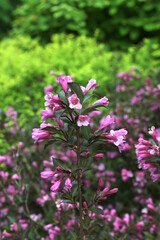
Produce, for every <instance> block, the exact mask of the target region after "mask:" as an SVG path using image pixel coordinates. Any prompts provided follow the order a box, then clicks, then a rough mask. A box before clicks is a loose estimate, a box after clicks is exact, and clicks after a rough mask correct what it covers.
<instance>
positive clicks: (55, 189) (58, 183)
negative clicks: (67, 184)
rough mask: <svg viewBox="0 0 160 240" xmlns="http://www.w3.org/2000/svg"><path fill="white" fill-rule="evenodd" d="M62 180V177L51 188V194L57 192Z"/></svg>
mask: <svg viewBox="0 0 160 240" xmlns="http://www.w3.org/2000/svg"><path fill="white" fill-rule="evenodd" d="M62 180H63V177H62V178H60V179H59V180H58V181H56V182H55V183H54V184H53V186H52V187H51V191H52V192H57V191H58V190H59V187H60V185H61V183H62Z"/></svg>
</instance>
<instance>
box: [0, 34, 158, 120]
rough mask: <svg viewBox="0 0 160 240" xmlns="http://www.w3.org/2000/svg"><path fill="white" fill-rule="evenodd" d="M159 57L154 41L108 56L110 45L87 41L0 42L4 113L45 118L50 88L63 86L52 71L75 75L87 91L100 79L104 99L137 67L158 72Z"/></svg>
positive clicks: (0, 91) (59, 37)
mask: <svg viewBox="0 0 160 240" xmlns="http://www.w3.org/2000/svg"><path fill="white" fill-rule="evenodd" d="M159 57H160V51H159V45H158V44H156V43H153V42H152V41H150V40H145V41H144V44H143V45H142V46H137V47H131V48H129V50H128V52H126V53H124V52H110V51H106V47H105V45H104V44H97V42H96V41H95V40H94V39H91V38H87V37H85V36H80V37H77V38H76V37H74V36H73V35H64V34H61V35H54V37H52V42H51V43H50V44H47V45H46V46H45V47H42V46H40V45H39V44H38V42H37V41H36V40H31V39H30V38H29V37H20V36H19V37H16V38H15V39H6V40H3V41H2V42H1V43H0V66H1V78H0V85H1V88H0V108H5V109H6V108H7V107H8V106H9V105H12V106H13V107H15V109H17V110H18V109H19V111H20V112H23V113H25V114H26V115H27V116H31V117H33V115H35V113H37V112H38V113H39V110H40V109H42V108H44V106H43V96H44V91H43V88H44V86H47V85H49V84H51V85H53V86H56V85H57V84H56V83H55V80H54V79H55V77H54V76H50V75H49V71H50V70H53V71H55V72H56V73H58V74H60V73H64V74H66V75H72V76H74V78H75V80H76V81H78V83H80V84H81V85H84V86H85V84H87V82H88V80H89V79H91V78H94V79H96V80H97V82H98V83H99V84H100V86H101V88H99V89H101V90H99V92H98V94H99V95H100V96H103V95H108V92H111V91H112V89H113V88H114V87H115V79H116V74H117V73H119V72H120V71H125V70H126V71H128V70H129V69H130V67H131V66H136V67H137V68H138V69H139V70H140V72H141V73H142V75H144V76H147V74H148V73H149V71H150V68H157V67H158V63H159V61H158V59H159ZM97 91H98V88H97ZM31 106H32V109H31Z"/></svg>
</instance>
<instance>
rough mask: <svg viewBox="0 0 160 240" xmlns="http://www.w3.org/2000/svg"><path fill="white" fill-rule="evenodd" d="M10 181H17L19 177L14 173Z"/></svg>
mask: <svg viewBox="0 0 160 240" xmlns="http://www.w3.org/2000/svg"><path fill="white" fill-rule="evenodd" d="M11 179H12V180H19V176H18V175H17V174H16V173H15V174H13V176H12V177H11Z"/></svg>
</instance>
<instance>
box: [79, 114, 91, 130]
mask: <svg viewBox="0 0 160 240" xmlns="http://www.w3.org/2000/svg"><path fill="white" fill-rule="evenodd" d="M77 125H78V127H81V126H88V125H89V117H88V116H87V115H80V116H79V117H78V121H77Z"/></svg>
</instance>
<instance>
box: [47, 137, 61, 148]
mask: <svg viewBox="0 0 160 240" xmlns="http://www.w3.org/2000/svg"><path fill="white" fill-rule="evenodd" d="M59 141H60V140H56V139H53V140H49V141H48V142H47V143H46V144H45V145H44V149H46V148H47V147H48V146H50V145H52V144H53V143H57V142H59Z"/></svg>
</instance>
